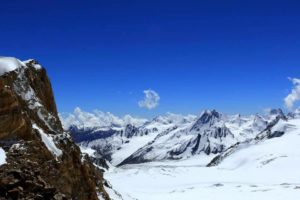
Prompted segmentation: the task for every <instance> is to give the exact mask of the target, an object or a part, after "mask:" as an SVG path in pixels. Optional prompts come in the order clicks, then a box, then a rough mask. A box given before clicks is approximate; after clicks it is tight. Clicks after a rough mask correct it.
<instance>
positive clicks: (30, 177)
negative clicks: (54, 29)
mask: <svg viewBox="0 0 300 200" xmlns="http://www.w3.org/2000/svg"><path fill="white" fill-rule="evenodd" d="M0 59H2V61H3V62H1V66H0V67H2V68H3V70H1V71H2V72H3V73H2V74H1V76H0V147H1V148H3V149H4V151H5V154H6V163H4V164H3V165H1V166H0V199H1V198H2V199H78V200H80V199H82V200H83V199H84V200H85V199H91V200H93V199H98V198H99V197H101V198H103V199H109V197H108V195H107V193H106V192H105V191H104V188H103V177H102V172H101V171H99V170H97V169H96V168H95V167H94V165H93V164H92V163H91V161H90V159H89V158H88V157H87V156H83V155H82V154H81V152H80V149H79V147H77V146H76V144H75V143H74V142H73V140H72V139H71V137H70V136H69V135H68V133H66V132H64V130H63V128H62V125H61V122H60V119H59V118H58V113H57V109H56V104H55V101H54V95H53V92H52V88H51V84H50V81H49V79H48V77H47V74H46V70H45V69H44V68H42V67H41V66H40V65H39V64H38V63H37V62H36V61H35V60H29V61H26V62H21V61H19V60H17V59H15V58H8V59H7V58H0ZM5 66H13V67H7V68H5Z"/></svg>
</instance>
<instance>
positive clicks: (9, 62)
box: [0, 57, 42, 76]
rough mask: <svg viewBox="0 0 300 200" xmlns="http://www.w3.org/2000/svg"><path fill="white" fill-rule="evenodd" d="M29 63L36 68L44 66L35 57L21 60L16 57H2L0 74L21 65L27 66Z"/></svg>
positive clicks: (0, 59)
mask: <svg viewBox="0 0 300 200" xmlns="http://www.w3.org/2000/svg"><path fill="white" fill-rule="evenodd" d="M27 65H30V66H32V67H34V68H35V69H36V70H40V69H42V66H41V65H39V64H38V63H37V62H36V61H35V60H33V59H30V60H26V61H20V60H19V59H17V58H15V57H0V76H2V75H4V74H6V73H8V72H11V71H14V70H16V69H18V68H20V67H27Z"/></svg>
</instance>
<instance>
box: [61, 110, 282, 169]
mask: <svg viewBox="0 0 300 200" xmlns="http://www.w3.org/2000/svg"><path fill="white" fill-rule="evenodd" d="M77 110H78V109H77ZM81 112H82V111H81ZM101 113H102V112H101ZM86 114H87V115H89V114H88V113H86ZM72 115H74V117H73V118H75V119H78V116H76V110H75V112H74V113H73V114H72ZM92 115H93V114H92ZM107 115H108V116H110V115H111V114H107ZM114 118H116V117H114ZM114 118H111V119H114ZM67 119H70V117H69V118H68V117H67ZM118 119H120V118H118ZM279 119H282V120H287V117H286V116H285V114H284V113H283V112H282V110H281V109H273V110H270V111H269V113H268V114H266V115H259V114H255V115H251V116H241V115H239V114H238V115H230V116H228V115H225V114H222V113H219V112H217V111H216V110H211V111H210V110H205V111H203V112H202V113H201V114H200V116H199V117H197V116H193V115H188V116H183V115H176V114H170V113H169V114H167V115H165V116H158V117H156V118H154V119H152V120H145V119H141V120H139V119H137V118H134V120H131V122H130V121H126V122H124V120H120V121H121V122H120V123H118V126H116V125H115V123H107V124H108V125H109V126H105V128H103V127H104V126H103V125H101V126H98V125H97V126H95V127H92V126H82V124H86V123H85V122H84V121H82V122H81V123H80V126H79V127H78V126H77V124H78V122H77V121H75V122H72V120H67V121H68V127H69V130H70V132H71V135H72V136H73V137H74V138H75V140H76V142H77V143H78V144H79V145H80V147H81V148H82V149H92V150H93V151H91V152H93V153H92V154H91V155H92V156H94V157H98V158H105V159H106V160H108V161H110V162H111V163H112V164H113V165H115V166H117V165H118V166H119V165H125V164H136V163H142V162H151V161H162V160H174V159H175V160H178V159H188V158H191V157H194V156H200V158H199V159H201V157H202V158H203V159H204V160H209V159H210V160H211V159H213V158H214V157H215V156H217V155H220V154H221V153H223V152H225V151H226V150H227V149H228V148H230V147H231V146H233V145H235V144H236V143H240V142H243V141H247V140H251V139H254V138H256V137H257V136H258V135H259V134H261V133H262V132H264V131H265V130H266V129H267V128H268V127H270V126H274V125H275V124H277V123H278V121H279ZM62 121H63V122H64V121H66V120H65V119H63V120H62ZM102 123H103V122H97V124H102ZM87 127H89V128H87Z"/></svg>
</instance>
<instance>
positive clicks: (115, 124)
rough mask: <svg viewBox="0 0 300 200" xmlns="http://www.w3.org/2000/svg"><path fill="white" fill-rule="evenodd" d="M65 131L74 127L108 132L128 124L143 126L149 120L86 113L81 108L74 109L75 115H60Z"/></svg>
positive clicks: (100, 112)
mask: <svg viewBox="0 0 300 200" xmlns="http://www.w3.org/2000/svg"><path fill="white" fill-rule="evenodd" d="M60 118H61V121H62V123H63V126H64V129H66V130H68V129H69V128H70V127H72V126H76V127H77V128H79V129H98V130H107V129H110V128H113V129H118V128H123V127H125V126H126V125H127V124H131V125H134V126H141V125H142V124H144V123H145V122H147V119H143V118H135V117H132V116H130V115H125V116H124V117H118V116H115V115H113V114H111V113H109V112H102V111H99V110H94V111H93V112H85V111H83V110H81V109H80V108H79V107H77V108H75V109H74V112H73V113H63V114H61V115H60Z"/></svg>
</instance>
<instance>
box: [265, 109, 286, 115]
mask: <svg viewBox="0 0 300 200" xmlns="http://www.w3.org/2000/svg"><path fill="white" fill-rule="evenodd" d="M269 114H270V115H284V113H283V111H282V110H281V109H280V108H277V109H270V111H269Z"/></svg>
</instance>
